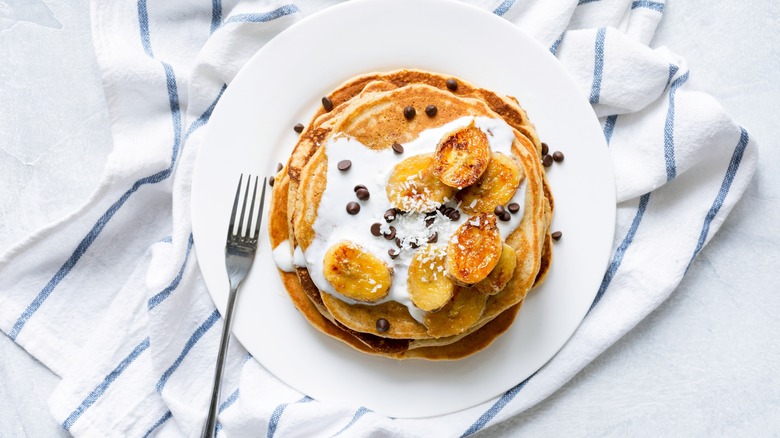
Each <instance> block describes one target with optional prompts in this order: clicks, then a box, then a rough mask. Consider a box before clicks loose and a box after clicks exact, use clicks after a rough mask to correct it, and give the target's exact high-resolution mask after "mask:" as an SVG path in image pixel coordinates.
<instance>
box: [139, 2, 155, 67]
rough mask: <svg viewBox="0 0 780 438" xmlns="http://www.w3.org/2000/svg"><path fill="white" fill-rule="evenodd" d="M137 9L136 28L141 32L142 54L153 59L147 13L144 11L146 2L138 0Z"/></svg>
mask: <svg viewBox="0 0 780 438" xmlns="http://www.w3.org/2000/svg"><path fill="white" fill-rule="evenodd" d="M137 9H138V27H139V28H140V30H141V32H140V33H139V36H140V37H141V45H142V46H143V48H144V53H146V54H147V55H148V56H149V57H150V58H154V52H152V40H151V36H150V35H149V12H148V11H147V10H146V0H138V5H137Z"/></svg>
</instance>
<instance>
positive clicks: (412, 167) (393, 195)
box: [386, 154, 455, 213]
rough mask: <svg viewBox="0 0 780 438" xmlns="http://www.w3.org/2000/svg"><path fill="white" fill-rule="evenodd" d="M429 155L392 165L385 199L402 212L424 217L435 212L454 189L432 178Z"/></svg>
mask: <svg viewBox="0 0 780 438" xmlns="http://www.w3.org/2000/svg"><path fill="white" fill-rule="evenodd" d="M432 166H433V154H422V155H415V156H412V157H409V158H407V159H405V160H403V161H401V162H400V163H398V164H396V166H395V167H394V168H393V170H392V172H390V176H389V177H388V179H387V186H386V190H387V199H389V200H390V204H392V205H393V207H395V208H398V209H401V210H403V211H411V212H418V213H424V212H429V211H433V210H435V209H436V208H437V207H438V206H439V205H441V204H442V203H443V202H445V198H446V199H452V198H453V196H454V195H455V189H453V188H452V187H448V186H446V185H444V184H443V183H442V182H441V181H439V179H438V178H437V177H436V175H434V174H433V168H432Z"/></svg>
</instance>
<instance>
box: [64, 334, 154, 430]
mask: <svg viewBox="0 0 780 438" xmlns="http://www.w3.org/2000/svg"><path fill="white" fill-rule="evenodd" d="M147 348H149V338H148V337H147V338H146V339H144V340H143V341H141V343H139V344H138V345H136V346H135V348H134V349H133V351H131V352H130V354H128V355H127V356H126V357H125V358H124V359H122V361H121V362H119V365H117V366H116V368H114V369H113V370H112V371H111V372H110V373H108V375H106V377H105V378H104V379H103V381H102V382H100V384H99V385H98V386H97V387H96V388H95V389H93V390H92V392H90V393H89V395H88V396H87V397H86V398H85V399H84V400H83V401H82V402H81V404H80V405H79V406H78V407H77V408H76V409H75V410H74V411H73V412H71V413H70V415H68V418H66V419H65V421H64V422H63V423H62V428H63V429H65V430H70V428H71V426H73V423H75V422H76V420H78V419H79V417H81V415H82V414H83V413H84V412H85V411H86V410H87V409H89V407H90V406H92V405H93V404H95V402H96V401H97V400H98V399H99V398H100V396H102V395H103V393H105V392H106V390H107V389H108V387H109V386H110V385H111V383H113V382H114V380H116V379H117V378H118V377H119V376H120V375H122V373H123V372H124V371H125V369H126V368H127V367H128V366H130V364H131V363H133V361H134V360H136V359H137V358H138V356H140V355H141V353H143V352H144V351H145V350H146V349H147Z"/></svg>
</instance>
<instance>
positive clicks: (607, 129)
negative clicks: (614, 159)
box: [604, 114, 618, 146]
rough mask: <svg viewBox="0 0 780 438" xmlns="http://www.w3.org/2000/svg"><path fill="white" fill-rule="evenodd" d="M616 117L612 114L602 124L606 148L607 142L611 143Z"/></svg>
mask: <svg viewBox="0 0 780 438" xmlns="http://www.w3.org/2000/svg"><path fill="white" fill-rule="evenodd" d="M617 117H618V116H617V114H612V115H611V116H609V117H607V120H606V121H605V122H604V138H605V139H606V140H607V146H609V142H610V141H612V132H614V131H615V123H617Z"/></svg>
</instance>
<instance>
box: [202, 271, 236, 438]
mask: <svg viewBox="0 0 780 438" xmlns="http://www.w3.org/2000/svg"><path fill="white" fill-rule="evenodd" d="M237 290H238V285H236V286H235V287H233V286H231V287H230V293H229V294H228V302H227V310H226V311H225V315H224V316H225V318H224V324H223V326H222V338H221V339H220V342H219V354H218V355H217V365H216V367H215V369H214V386H213V388H212V389H211V401H210V402H209V413H208V416H207V417H206V424H205V425H204V426H203V431H202V432H201V435H200V436H201V438H207V437H208V438H212V437H214V436H215V435H216V433H215V429H216V427H217V408H218V406H219V396H220V392H221V390H222V374H223V373H224V371H225V357H226V356H227V349H228V343H229V342H230V327H231V326H232V325H233V305H234V304H235V302H236V291H237Z"/></svg>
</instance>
